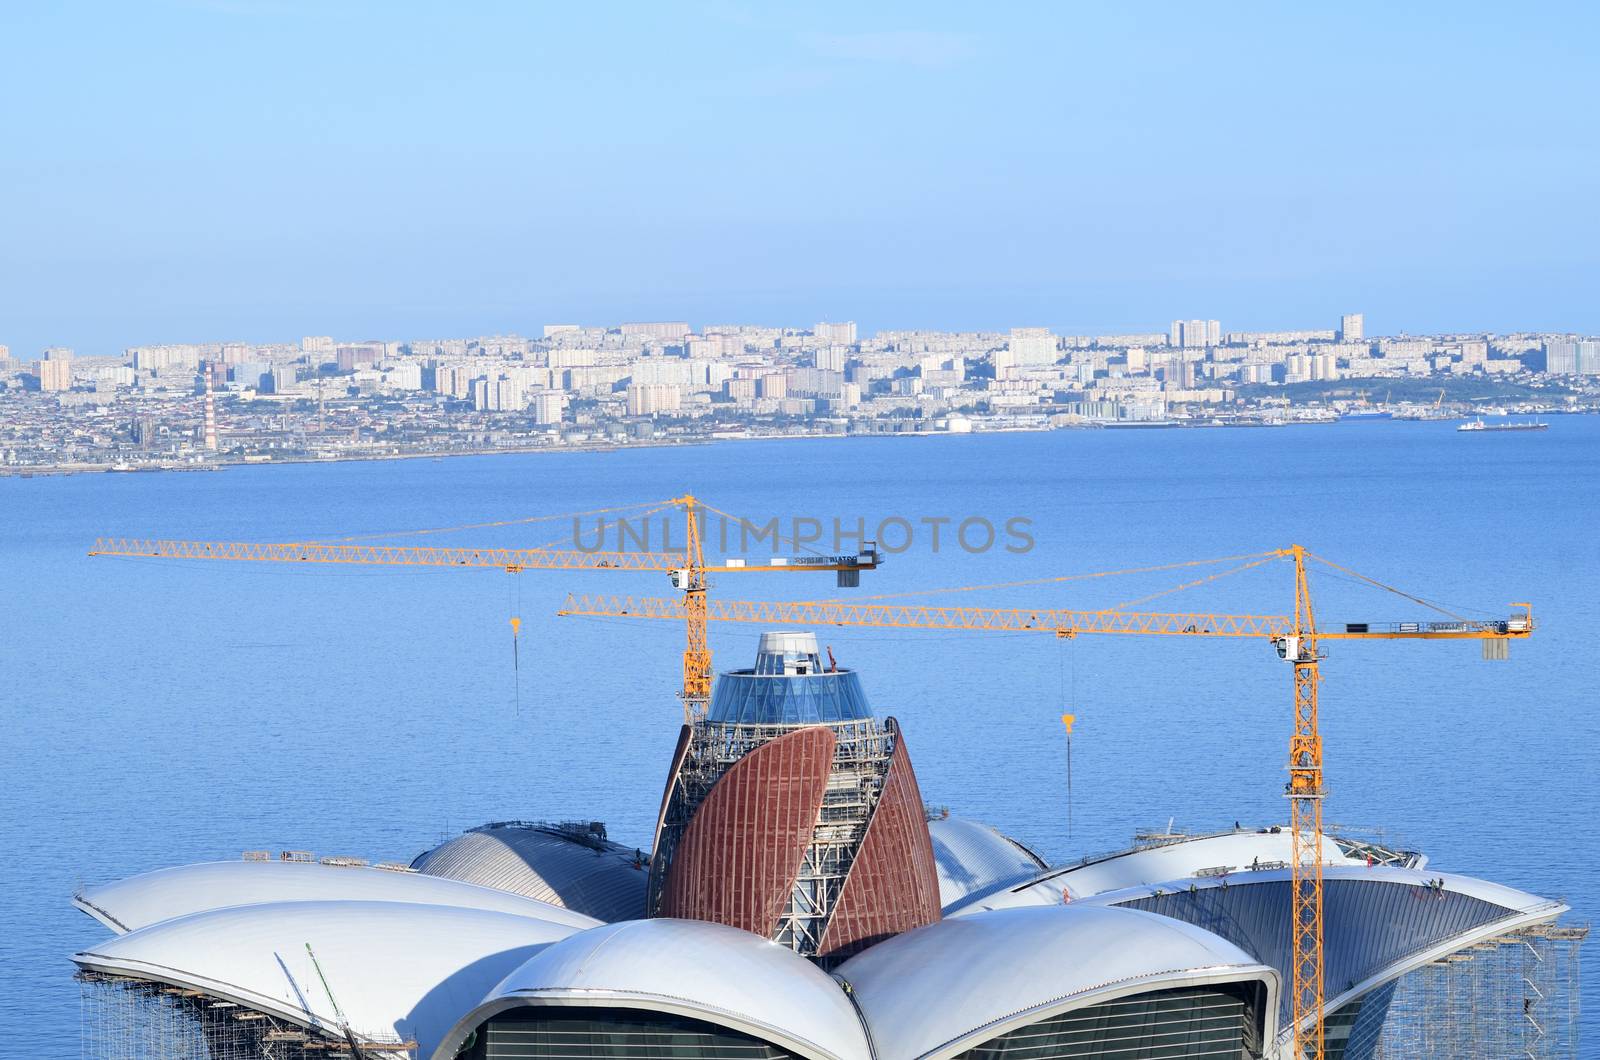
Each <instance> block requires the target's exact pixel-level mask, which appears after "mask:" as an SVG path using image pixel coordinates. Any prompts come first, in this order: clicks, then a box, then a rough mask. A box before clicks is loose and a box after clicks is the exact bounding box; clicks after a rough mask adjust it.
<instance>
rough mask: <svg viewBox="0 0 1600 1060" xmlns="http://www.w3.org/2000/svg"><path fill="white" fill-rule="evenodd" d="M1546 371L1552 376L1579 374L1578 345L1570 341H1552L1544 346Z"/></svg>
mask: <svg viewBox="0 0 1600 1060" xmlns="http://www.w3.org/2000/svg"><path fill="white" fill-rule="evenodd" d="M1544 370H1545V371H1546V372H1548V373H1550V374H1551V375H1577V374H1578V344H1577V343H1576V342H1573V341H1572V340H1570V339H1552V340H1551V341H1549V342H1546V343H1545V344H1544Z"/></svg>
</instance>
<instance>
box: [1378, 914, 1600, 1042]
mask: <svg viewBox="0 0 1600 1060" xmlns="http://www.w3.org/2000/svg"><path fill="white" fill-rule="evenodd" d="M1588 934H1589V928H1588V926H1587V925H1584V926H1580V927H1562V926H1558V925H1555V924H1535V925H1532V926H1530V927H1526V928H1520V929H1518V930H1516V931H1512V932H1508V933H1507V934H1504V935H1499V936H1496V937H1495V938H1491V939H1487V940H1485V941H1483V942H1480V943H1478V944H1476V945H1474V946H1470V947H1468V948H1467V949H1464V950H1461V951H1459V952H1457V953H1453V954H1451V955H1449V956H1448V957H1444V958H1441V959H1440V960H1437V961H1434V962H1433V963H1431V964H1428V965H1424V966H1423V967H1421V968H1419V969H1417V970H1416V971H1414V972H1412V973H1411V974H1409V975H1407V976H1405V977H1404V978H1403V979H1401V980H1400V983H1399V986H1398V988H1397V989H1396V990H1395V993H1394V999H1393V1001H1392V1002H1391V1003H1390V1005H1389V1016H1388V1019H1387V1020H1386V1021H1385V1022H1384V1026H1383V1035H1382V1037H1381V1038H1380V1039H1379V1041H1378V1048H1377V1050H1376V1052H1375V1053H1374V1056H1375V1057H1376V1058H1377V1060H1409V1058H1412V1057H1419V1056H1450V1057H1462V1058H1468V1057H1486V1058H1487V1057H1495V1058H1500V1057H1520V1058H1525V1060H1577V1057H1578V1056H1579V1051H1578V1050H1579V1042H1578V1006H1579V990H1578V985H1579V983H1578V978H1579V952H1578V951H1579V948H1580V947H1581V945H1582V943H1583V940H1584V939H1585V938H1586V937H1587V936H1588Z"/></svg>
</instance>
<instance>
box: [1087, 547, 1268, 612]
mask: <svg viewBox="0 0 1600 1060" xmlns="http://www.w3.org/2000/svg"><path fill="white" fill-rule="evenodd" d="M1276 558H1277V556H1276V554H1274V555H1269V556H1266V557H1265V558H1262V559H1257V560H1252V561H1251V562H1249V563H1241V564H1240V565H1239V566H1237V567H1231V568H1229V569H1228V570H1225V571H1218V572H1217V573H1215V574H1207V575H1206V576H1205V577H1203V578H1196V579H1195V580H1194V581H1190V582H1184V583H1183V584H1182V585H1174V586H1173V587H1172V588H1170V589H1162V590H1161V591H1160V592H1155V593H1151V594H1150V595H1149V596H1141V597H1139V598H1138V599H1136V600H1124V601H1122V603H1120V604H1112V605H1111V607H1110V608H1109V610H1112V611H1121V610H1122V609H1123V608H1125V607H1133V606H1134V605H1136V604H1144V603H1149V602H1150V601H1151V600H1155V599H1157V598H1158V597H1162V596H1167V595H1170V594H1172V593H1181V592H1183V591H1184V590H1185V589H1193V588H1194V587H1195V586H1197V585H1205V584H1206V583H1208V582H1214V581H1220V580H1222V579H1223V578H1226V577H1228V576H1229V575H1230V574H1238V573H1240V572H1242V571H1247V570H1249V569H1251V568H1252V567H1259V566H1261V565H1262V564H1263V563H1271V562H1272V561H1273V560H1274V559H1276Z"/></svg>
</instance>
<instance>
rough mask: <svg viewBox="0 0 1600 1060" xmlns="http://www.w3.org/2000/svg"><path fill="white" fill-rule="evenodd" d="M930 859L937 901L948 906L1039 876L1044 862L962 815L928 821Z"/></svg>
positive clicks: (990, 829)
mask: <svg viewBox="0 0 1600 1060" xmlns="http://www.w3.org/2000/svg"><path fill="white" fill-rule="evenodd" d="M928 835H929V837H930V838H931V839H932V840H933V860H934V864H935V865H936V866H937V867H938V870H939V904H940V905H941V906H943V907H944V908H945V909H946V910H947V911H948V910H949V908H950V906H951V905H952V904H953V903H955V902H959V901H961V900H962V899H965V898H969V897H970V896H972V895H983V894H987V893H989V892H990V891H992V890H996V889H998V888H1000V887H1003V886H1005V885H1006V884H1007V883H1012V882H1020V881H1023V880H1028V879H1032V878H1034V877H1035V876H1038V875H1039V873H1041V872H1043V871H1044V870H1045V868H1046V866H1045V863H1044V862H1043V861H1042V860H1041V859H1040V858H1039V857H1037V856H1036V855H1035V854H1034V853H1033V852H1032V851H1030V850H1028V849H1027V848H1026V847H1024V846H1023V845H1022V844H1021V843H1018V842H1016V841H1015V840H1013V839H1008V838H1007V837H1006V836H1003V835H1001V834H1000V833H999V832H998V831H996V830H995V829H993V828H991V827H989V826H988V825H986V824H979V823H978V822H977V821H969V820H966V819H965V818H961V817H936V818H934V819H933V820H931V821H929V822H928Z"/></svg>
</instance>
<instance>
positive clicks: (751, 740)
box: [649, 717, 898, 956]
mask: <svg viewBox="0 0 1600 1060" xmlns="http://www.w3.org/2000/svg"><path fill="white" fill-rule="evenodd" d="M814 727H815V726H811V725H789V724H776V725H735V724H725V723H722V722H716V721H711V720H709V719H707V718H704V717H701V718H698V719H696V720H695V721H694V722H693V723H692V728H691V732H690V735H689V741H688V747H687V750H686V753H685V755H684V757H683V759H682V761H681V762H680V763H679V764H678V767H677V770H676V772H675V773H674V775H673V777H672V778H671V779H669V781H668V784H669V790H668V794H667V800H666V805H665V806H664V807H663V812H662V817H661V826H660V828H659V829H658V831H657V835H656V843H655V847H654V850H655V853H654V855H653V856H652V858H651V862H650V873H651V880H650V895H651V896H650V908H649V915H652V916H656V915H668V911H667V910H668V904H669V903H668V901H667V897H668V896H667V892H668V890H669V889H670V883H669V880H668V877H669V876H670V875H671V874H672V873H674V872H675V871H677V861H678V855H679V853H680V848H681V846H682V844H683V843H684V840H685V838H686V836H687V833H688V831H689V829H690V827H691V825H692V823H693V822H694V820H695V819H696V818H697V816H698V815H699V814H700V812H701V811H702V810H703V809H704V808H705V807H706V805H707V803H708V799H709V797H710V796H711V794H712V789H713V788H714V787H716V785H717V783H718V782H719V781H721V780H722V779H723V778H724V777H725V776H728V775H729V774H730V773H731V771H733V770H735V769H737V768H738V764H739V763H740V762H743V761H748V759H749V757H750V756H751V755H753V754H756V753H758V752H759V749H761V748H763V747H765V746H770V745H771V744H772V743H773V742H775V741H777V740H780V739H782V738H783V737H786V736H790V735H792V734H794V733H796V732H801V731H804V730H806V729H809V728H814ZM827 727H828V729H829V730H831V732H832V734H833V737H834V750H833V757H832V761H831V762H830V763H829V765H828V768H827V775H826V782H825V789H824V792H823V795H822V801H821V807H820V810H819V812H818V813H817V814H816V817H815V823H814V824H813V825H812V826H811V827H810V828H809V829H808V836H807V841H806V843H805V847H804V850H803V852H802V853H800V854H799V855H798V867H797V870H796V872H795V875H794V881H793V885H792V887H791V888H790V890H789V893H788V895H787V897H786V898H785V901H784V903H783V909H782V912H781V913H780V915H779V917H778V923H777V929H776V931H775V932H773V934H772V937H773V938H774V939H775V940H776V941H777V942H779V943H780V944H782V945H784V946H788V947H789V948H791V949H793V950H795V952H797V953H801V954H805V955H807V956H814V955H817V954H819V953H821V952H822V950H821V947H822V939H823V935H824V933H825V932H826V931H827V927H828V923H829V920H830V918H831V917H832V915H833V911H834V908H835V906H836V905H837V904H838V901H839V896H840V894H841V892H842V891H843V889H844V885H845V880H846V877H847V876H848V875H849V872H850V866H851V864H852V863H853V861H854V859H855V857H856V854H857V851H858V850H859V849H860V846H861V841H862V838H863V836H864V835H865V833H866V830H867V826H868V823H869V821H870V820H871V818H872V815H873V810H874V808H875V807H876V805H877V803H878V800H879V796H880V794H881V792H882V788H883V784H884V779H885V777H886V776H887V774H888V772H889V765H890V760H891V758H892V756H893V753H894V749H895V744H896V742H897V737H898V730H896V729H895V728H893V727H892V726H890V725H888V724H885V723H882V722H879V721H877V720H875V719H866V720H860V721H847V722H830V723H828V725H827ZM784 797H785V798H793V797H794V796H793V794H792V793H788V794H785V796H784ZM747 809H748V811H749V812H762V811H763V807H762V806H761V803H760V800H758V799H752V800H749V803H748V806H747ZM766 812H771V809H770V808H768V809H767V811H766ZM759 824H760V822H756V821H751V822H748V823H747V824H746V825H745V827H744V828H743V832H744V833H745V837H746V838H748V835H749V833H751V832H753V831H755V830H759Z"/></svg>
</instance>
